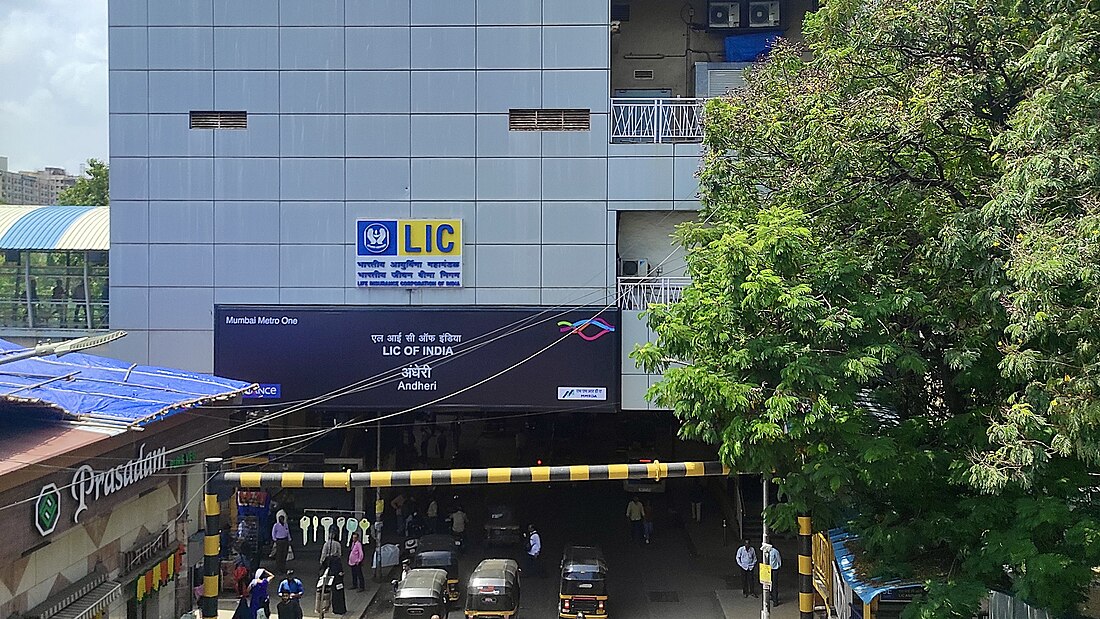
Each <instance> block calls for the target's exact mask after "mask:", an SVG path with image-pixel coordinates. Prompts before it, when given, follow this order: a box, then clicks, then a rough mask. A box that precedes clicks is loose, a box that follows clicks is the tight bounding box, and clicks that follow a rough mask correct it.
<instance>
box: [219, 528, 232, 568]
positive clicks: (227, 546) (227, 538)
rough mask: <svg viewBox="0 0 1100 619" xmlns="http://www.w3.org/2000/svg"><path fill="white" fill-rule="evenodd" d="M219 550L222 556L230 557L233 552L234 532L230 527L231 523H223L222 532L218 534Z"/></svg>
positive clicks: (224, 557)
mask: <svg viewBox="0 0 1100 619" xmlns="http://www.w3.org/2000/svg"><path fill="white" fill-rule="evenodd" d="M218 550H220V551H221V558H222V559H228V558H229V557H230V556H232V554H233V532H232V531H231V530H230V529H229V523H228V522H223V523H222V530H221V533H220V534H219V535H218Z"/></svg>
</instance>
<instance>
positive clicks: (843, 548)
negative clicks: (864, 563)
mask: <svg viewBox="0 0 1100 619" xmlns="http://www.w3.org/2000/svg"><path fill="white" fill-rule="evenodd" d="M858 540H859V537H858V536H857V535H855V534H854V533H851V532H849V531H848V530H847V529H832V530H830V531H829V542H831V543H832V546H833V554H834V556H835V557H836V564H837V566H838V567H839V568H840V575H841V577H842V578H843V579H844V582H846V583H847V584H848V586H849V587H851V588H852V591H853V592H854V593H855V594H856V595H857V596H858V597H859V599H861V600H863V602H864V603H865V604H870V603H871V602H872V601H873V600H874V599H875V598H876V597H878V596H880V595H882V594H883V593H886V592H888V591H893V590H895V589H912V588H915V587H921V586H922V585H921V584H920V583H918V582H914V581H911V580H901V579H887V578H870V577H867V576H866V575H865V574H863V573H861V572H860V571H859V570H857V569H856V554H855V553H854V552H853V549H852V546H853V545H854V543H855V542H857V541H858Z"/></svg>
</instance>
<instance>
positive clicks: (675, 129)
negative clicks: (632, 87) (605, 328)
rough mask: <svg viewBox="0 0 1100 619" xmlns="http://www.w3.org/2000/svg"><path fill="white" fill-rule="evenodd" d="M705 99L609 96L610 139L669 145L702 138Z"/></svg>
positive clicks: (614, 141) (612, 140)
mask: <svg viewBox="0 0 1100 619" xmlns="http://www.w3.org/2000/svg"><path fill="white" fill-rule="evenodd" d="M704 101H706V99H612V100H611V142H612V143H615V144H619V143H627V144H669V143H677V142H680V143H683V142H700V141H702V139H703V102H704Z"/></svg>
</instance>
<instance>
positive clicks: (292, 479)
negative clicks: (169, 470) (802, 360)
mask: <svg viewBox="0 0 1100 619" xmlns="http://www.w3.org/2000/svg"><path fill="white" fill-rule="evenodd" d="M729 474H730V469H729V467H727V466H724V465H723V464H722V463H721V462H656V461H655V462H651V463H648V464H577V465H570V466H530V467H527V466H521V467H510V468H508V467H502V468H486V469H435V470H421V471H373V472H363V473H359V472H352V471H342V472H333V473H295V472H283V473H265V472H245V471H226V472H223V473H220V474H219V475H218V478H217V481H220V482H223V483H225V484H228V485H230V486H236V487H238V488H343V489H345V490H350V489H352V488H388V487H398V486H464V485H476V484H525V483H539V482H555V481H572V482H576V481H603V480H616V479H619V480H625V479H651V480H655V481H660V480H662V479H668V478H672V477H707V476H719V475H726V476H728V475H729Z"/></svg>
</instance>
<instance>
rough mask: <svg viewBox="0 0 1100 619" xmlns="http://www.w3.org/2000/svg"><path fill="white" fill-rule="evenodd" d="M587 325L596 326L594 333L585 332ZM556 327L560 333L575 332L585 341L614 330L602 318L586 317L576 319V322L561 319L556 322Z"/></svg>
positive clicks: (598, 337)
mask: <svg viewBox="0 0 1100 619" xmlns="http://www.w3.org/2000/svg"><path fill="white" fill-rule="evenodd" d="M589 325H591V326H593V327H595V328H596V333H595V334H588V333H585V329H586V328H587V327H588V326H589ZM558 327H559V329H558V330H559V331H561V332H562V333H576V334H577V335H578V336H580V338H581V339H583V340H585V341H586V342H592V341H594V340H598V339H600V338H601V337H603V336H605V335H607V334H608V333H611V332H612V331H614V330H615V327H614V326H612V325H611V324H609V323H608V322H607V321H605V320H604V319H603V318H586V319H585V320H578V321H576V322H569V321H567V320H563V321H561V322H559V323H558Z"/></svg>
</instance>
